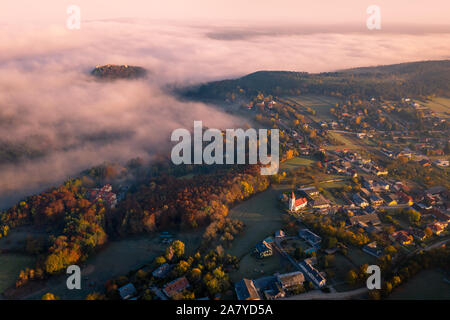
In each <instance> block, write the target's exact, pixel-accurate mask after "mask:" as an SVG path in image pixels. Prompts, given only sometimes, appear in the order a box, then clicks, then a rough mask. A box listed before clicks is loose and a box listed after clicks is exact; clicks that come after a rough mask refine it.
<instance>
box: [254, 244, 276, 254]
mask: <svg viewBox="0 0 450 320" xmlns="http://www.w3.org/2000/svg"><path fill="white" fill-rule="evenodd" d="M255 253H256V255H257V256H258V257H259V258H265V257H270V256H271V255H272V254H273V251H272V246H271V245H270V244H269V243H267V242H266V241H261V242H259V243H258V244H257V245H256V247H255Z"/></svg>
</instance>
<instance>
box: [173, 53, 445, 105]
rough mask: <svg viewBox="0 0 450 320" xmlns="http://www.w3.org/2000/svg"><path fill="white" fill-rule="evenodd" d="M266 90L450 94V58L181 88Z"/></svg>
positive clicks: (211, 93) (220, 95)
mask: <svg viewBox="0 0 450 320" xmlns="http://www.w3.org/2000/svg"><path fill="white" fill-rule="evenodd" d="M258 92H262V93H264V94H272V95H298V94H306V93H312V94H320V95H333V96H349V95H358V96H361V97H383V98H390V99H397V98H401V97H405V96H415V97H419V96H427V95H431V94H436V95H442V96H448V95H449V92H450V60H441V61H422V62H411V63H402V64H395V65H387V66H376V67H364V68H354V69H347V70H340V71H336V72H324V73H316V74H312V73H306V72H289V71H258V72H255V73H251V74H249V75H246V76H244V77H242V78H238V79H231V80H223V81H215V82H210V83H206V84H201V85H198V86H194V87H189V88H185V89H183V90H181V92H180V93H181V94H182V95H183V96H185V97H188V98H192V99H200V100H202V99H222V100H223V99H225V100H226V99H229V100H230V99H236V98H238V97H250V96H254V95H256V94H258Z"/></svg>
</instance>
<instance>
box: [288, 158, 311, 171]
mask: <svg viewBox="0 0 450 320" xmlns="http://www.w3.org/2000/svg"><path fill="white" fill-rule="evenodd" d="M312 163H314V160H313V159H312V158H311V157H303V156H300V157H294V158H292V159H289V160H286V161H284V162H283V163H280V170H281V171H291V170H295V169H297V168H298V167H307V166H310V165H311V164H312Z"/></svg>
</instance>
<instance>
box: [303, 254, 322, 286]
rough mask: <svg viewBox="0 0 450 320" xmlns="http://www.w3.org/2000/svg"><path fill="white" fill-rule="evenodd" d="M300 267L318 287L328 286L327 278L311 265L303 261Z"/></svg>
mask: <svg viewBox="0 0 450 320" xmlns="http://www.w3.org/2000/svg"><path fill="white" fill-rule="evenodd" d="M298 265H299V267H300V269H302V271H303V273H304V274H306V276H307V277H308V278H309V280H311V282H312V283H313V284H314V285H315V286H316V287H318V288H322V287H323V286H325V285H326V282H327V280H326V279H325V277H324V276H323V275H322V274H321V273H320V272H319V271H318V270H317V269H316V268H314V267H313V266H312V265H311V264H309V263H308V262H306V261H302V262H300V263H299V264H298Z"/></svg>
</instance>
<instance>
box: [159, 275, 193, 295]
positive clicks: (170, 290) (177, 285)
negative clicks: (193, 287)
mask: <svg viewBox="0 0 450 320" xmlns="http://www.w3.org/2000/svg"><path fill="white" fill-rule="evenodd" d="M187 287H189V281H188V280H187V279H186V277H181V278H178V279H175V280H173V281H172V282H169V283H168V284H166V285H165V286H164V293H165V294H166V295H168V296H169V297H172V296H173V295H175V294H176V293H178V292H180V291H183V290H184V289H186V288H187Z"/></svg>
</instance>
